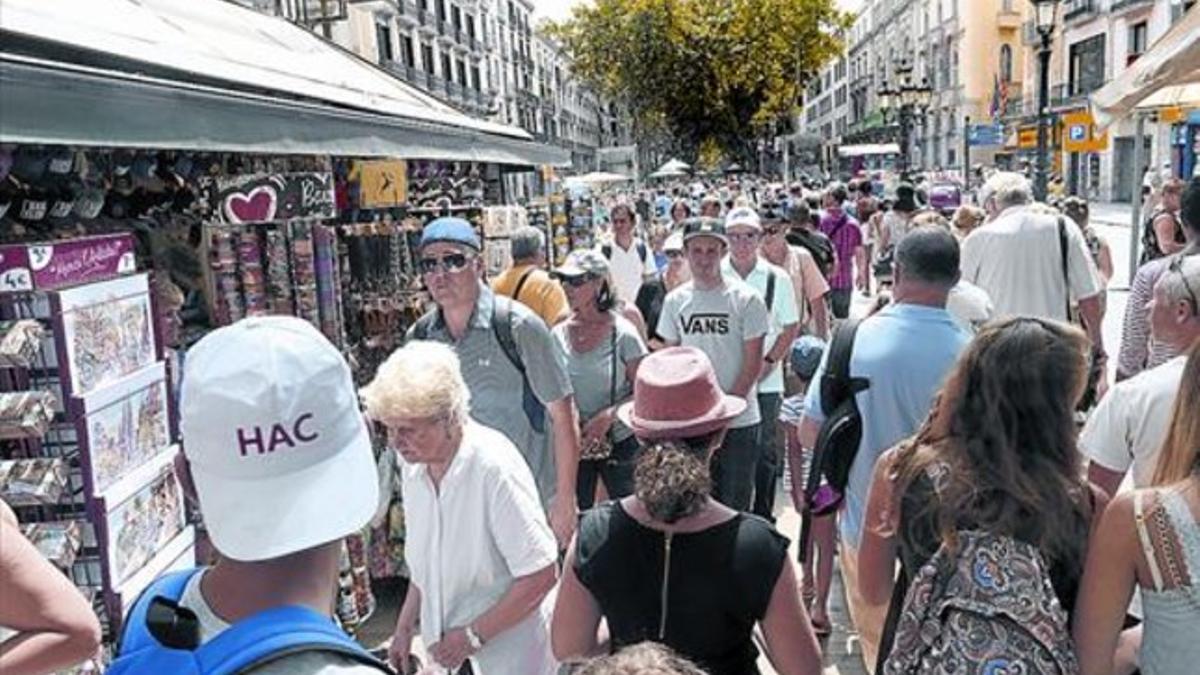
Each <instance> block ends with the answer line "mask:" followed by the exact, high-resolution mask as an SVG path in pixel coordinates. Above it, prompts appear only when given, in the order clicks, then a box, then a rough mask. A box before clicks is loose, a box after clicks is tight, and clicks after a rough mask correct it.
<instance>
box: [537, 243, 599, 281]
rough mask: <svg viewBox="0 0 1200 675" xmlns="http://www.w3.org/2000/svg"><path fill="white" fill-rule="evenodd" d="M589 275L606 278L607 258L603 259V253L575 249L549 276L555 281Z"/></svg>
mask: <svg viewBox="0 0 1200 675" xmlns="http://www.w3.org/2000/svg"><path fill="white" fill-rule="evenodd" d="M584 275H591V276H594V277H606V276H608V258H605V257H604V254H603V253H600V252H599V251H593V250H590V249H576V250H574V251H571V253H570V254H569V255H568V256H567V259H566V260H564V261H563V264H561V265H559V266H558V267H556V268H554V270H552V271H551V272H550V276H551V277H553V278H555V279H562V278H570V277H581V276H584Z"/></svg>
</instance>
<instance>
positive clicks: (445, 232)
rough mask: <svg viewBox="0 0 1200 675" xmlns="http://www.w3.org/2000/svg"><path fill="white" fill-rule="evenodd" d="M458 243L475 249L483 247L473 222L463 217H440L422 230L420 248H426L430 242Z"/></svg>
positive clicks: (478, 249)
mask: <svg viewBox="0 0 1200 675" xmlns="http://www.w3.org/2000/svg"><path fill="white" fill-rule="evenodd" d="M437 243H443V244H458V245H460V246H466V247H467V248H470V249H473V250H475V251H480V250H482V249H483V247H482V245H481V244H480V243H479V235H477V234H475V228H474V227H472V226H471V223H468V222H467V221H465V220H463V219H462V218H454V217H452V216H448V217H445V218H438V219H437V220H434V221H432V222H430V223H429V224H428V225H426V226H425V229H424V230H422V231H421V244H420V246H419V248H425V247H426V246H428V245H430V244H437Z"/></svg>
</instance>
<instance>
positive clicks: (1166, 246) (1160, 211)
mask: <svg viewBox="0 0 1200 675" xmlns="http://www.w3.org/2000/svg"><path fill="white" fill-rule="evenodd" d="M1183 188H1184V182H1183V181H1181V180H1179V179H1177V178H1172V179H1171V180H1169V181H1167V182H1166V183H1164V184H1163V187H1162V203H1161V204H1160V205H1159V206H1158V208H1156V209H1155V210H1154V212H1153V213H1151V214H1150V217H1149V218H1147V219H1146V222H1145V224H1143V225H1142V255H1141V258H1140V259H1139V261H1138V262H1140V263H1141V264H1143V265H1145V264H1146V263H1148V262H1150V261H1151V260H1157V259H1159V258H1162V257H1164V256H1168V255H1171V254H1173V253H1178V252H1179V251H1180V250H1182V249H1183V247H1184V245H1186V244H1187V239H1186V238H1185V237H1184V235H1183V223H1182V222H1180V220H1179V209H1180V198H1181V197H1182V196H1183Z"/></svg>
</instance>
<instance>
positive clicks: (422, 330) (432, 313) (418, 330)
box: [409, 309, 438, 340]
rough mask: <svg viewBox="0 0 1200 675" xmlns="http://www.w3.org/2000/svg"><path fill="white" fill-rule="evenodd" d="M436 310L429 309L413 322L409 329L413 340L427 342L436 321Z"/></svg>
mask: <svg viewBox="0 0 1200 675" xmlns="http://www.w3.org/2000/svg"><path fill="white" fill-rule="evenodd" d="M437 313H438V310H436V309H431V310H429V311H428V312H425V313H424V314H422V315H421V318H419V319H417V320H416V321H414V322H413V325H412V328H411V329H409V330H410V331H411V333H412V339H413V340H428V339H429V336H430V334H432V333H433V325H434V323H435V322H436V321H437Z"/></svg>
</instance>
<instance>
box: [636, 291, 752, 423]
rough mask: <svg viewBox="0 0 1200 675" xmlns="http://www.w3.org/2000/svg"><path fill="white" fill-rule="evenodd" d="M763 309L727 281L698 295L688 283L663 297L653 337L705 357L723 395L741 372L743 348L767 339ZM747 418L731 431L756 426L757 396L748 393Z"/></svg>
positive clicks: (750, 292)
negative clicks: (753, 341) (764, 337)
mask: <svg viewBox="0 0 1200 675" xmlns="http://www.w3.org/2000/svg"><path fill="white" fill-rule="evenodd" d="M768 327H769V321H768V317H767V305H766V303H764V302H763V299H762V298H760V297H759V296H758V293H756V292H755V291H754V289H753V288H751V287H750V286H748V285H746V284H745V283H744V282H742V281H738V280H736V279H731V278H728V277H726V278H725V280H724V284H723V285H722V286H721V288H717V289H714V290H711V291H701V290H697V289H696V287H695V285H694V284H693V283H692V282H688V283H686V284H684V285H682V286H680V287H679V288H676V289H675V290H673V291H671V292H670V293H669V294H667V299H666V300H664V301H663V309H662V315H661V316H659V318H658V334H659V335H661V336H663V338H664V339H665V340H666V341H667V342H671V343H678V344H681V345H684V346H687V347H696V348H697V349H699V350H700V351H702V352H704V353H705V354H707V355H708V358H709V360H711V361H712V364H713V369H715V370H716V372H717V381H718V382H720V383H721V388H722V389H724V390H725V391H726V392H728V391H729V390H730V389H732V388H733V384H734V382H736V381H737V378H738V375H740V374H741V372H742V350H743V349H744V348H745V345H746V342H748V341H750V340H753V339H755V338H760V337H763V336H764V335H766V334H767V329H768ZM746 402H747V403H748V405H747V406H746V412H744V413H742V414H741V415H740V416H739V417H738V418H737V419H735V420H734V421H733V424H731V425H730V427H731V428H733V429H741V428H743V427H748V426H752V425H755V424H758V422H759V412H758V396H757V392H756V390H755V389H753V388H752V389H751V390H750V392H749V394H748V395H747V397H746Z"/></svg>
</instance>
